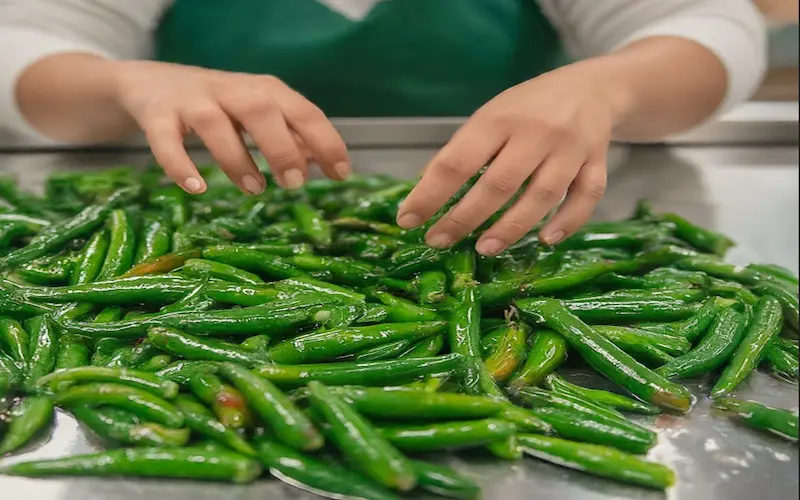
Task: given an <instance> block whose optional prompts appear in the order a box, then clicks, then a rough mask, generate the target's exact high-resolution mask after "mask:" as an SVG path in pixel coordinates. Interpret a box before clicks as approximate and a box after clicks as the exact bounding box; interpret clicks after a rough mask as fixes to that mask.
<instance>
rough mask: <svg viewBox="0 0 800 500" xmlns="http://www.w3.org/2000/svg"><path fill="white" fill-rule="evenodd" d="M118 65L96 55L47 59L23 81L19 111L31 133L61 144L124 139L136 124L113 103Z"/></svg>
mask: <svg viewBox="0 0 800 500" xmlns="http://www.w3.org/2000/svg"><path fill="white" fill-rule="evenodd" d="M115 64H118V63H116V62H114V61H108V60H106V59H103V58H102V57H100V56H97V55H92V54H79V53H62V54H56V55H53V56H49V57H45V58H44V59H41V60H39V61H37V62H35V63H34V64H32V65H31V66H30V67H28V68H27V69H26V70H25V71H24V72H23V73H22V75H21V76H20V78H19V80H18V82H17V87H16V99H17V105H18V106H19V109H20V111H21V113H22V115H23V116H24V117H25V119H26V120H27V121H28V122H29V123H30V125H31V126H32V127H33V128H35V129H36V130H37V131H38V132H40V133H41V134H43V135H45V136H47V137H49V138H50V139H54V140H56V141H59V142H63V143H68V144H86V143H98V142H108V141H113V140H118V139H122V138H124V137H125V136H126V135H128V134H130V133H131V132H133V131H134V130H136V123H135V122H134V121H133V119H132V118H131V117H130V116H129V115H128V113H127V112H125V110H123V108H122V107H121V106H120V105H119V103H118V101H117V99H116V98H115V81H114V74H113V68H114V65H115Z"/></svg>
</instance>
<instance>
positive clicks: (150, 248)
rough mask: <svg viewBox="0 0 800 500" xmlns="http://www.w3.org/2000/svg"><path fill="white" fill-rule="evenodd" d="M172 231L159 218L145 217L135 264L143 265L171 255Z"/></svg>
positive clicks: (149, 215)
mask: <svg viewBox="0 0 800 500" xmlns="http://www.w3.org/2000/svg"><path fill="white" fill-rule="evenodd" d="M171 243H172V231H171V230H170V227H169V225H168V224H167V223H166V222H165V221H164V220H163V219H162V218H161V217H158V216H154V215H152V214H147V215H145V218H144V222H143V223H142V234H141V238H139V241H138V242H137V245H136V252H135V253H134V258H133V263H134V264H141V263H142V262H147V261H149V260H153V259H156V258H158V257H161V256H162V255H166V254H167V253H169V249H170V245H171Z"/></svg>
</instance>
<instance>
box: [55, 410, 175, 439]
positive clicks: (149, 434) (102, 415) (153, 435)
mask: <svg viewBox="0 0 800 500" xmlns="http://www.w3.org/2000/svg"><path fill="white" fill-rule="evenodd" d="M69 410H70V412H71V413H72V414H73V415H74V416H75V418H77V419H78V420H79V421H80V422H81V423H82V424H84V425H85V426H87V427H88V428H89V429H90V430H91V431H92V432H93V433H95V434H96V435H97V436H98V437H100V438H101V439H103V440H104V441H106V442H111V443H116V444H120V445H124V446H167V447H171V446H176V447H180V446H185V445H186V443H188V442H189V429H169V428H167V427H163V426H161V425H158V424H154V423H152V422H139V421H138V419H137V418H136V417H135V416H134V415H133V414H132V413H127V412H125V411H123V410H117V409H115V408H94V407H91V406H88V405H73V406H72V407H70V408H69Z"/></svg>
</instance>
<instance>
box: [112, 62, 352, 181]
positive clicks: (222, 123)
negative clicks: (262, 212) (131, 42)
mask: <svg viewBox="0 0 800 500" xmlns="http://www.w3.org/2000/svg"><path fill="white" fill-rule="evenodd" d="M114 64H115V67H114V71H113V75H114V80H115V97H116V99H117V100H118V101H119V103H120V105H121V106H122V107H123V108H124V109H125V110H126V111H127V112H128V113H130V115H131V116H132V117H133V118H134V119H135V120H136V122H137V123H138V124H139V126H140V127H141V128H142V130H144V132H145V135H146V136H147V140H148V142H149V143H150V148H151V149H152V151H153V155H154V156H155V158H156V161H158V163H159V164H160V165H161V166H162V167H163V168H164V171H165V172H166V173H167V175H168V176H169V177H170V178H172V180H174V181H175V182H176V183H177V184H178V185H179V186H181V187H182V188H183V189H184V190H186V191H187V192H189V193H201V192H203V191H205V189H206V183H205V181H204V180H203V178H202V177H201V176H200V174H199V173H198V171H197V168H196V167H195V165H194V164H193V163H192V161H191V159H190V158H189V155H188V154H187V152H186V150H185V149H184V146H183V137H184V135H185V134H187V133H190V132H193V133H195V134H196V135H197V136H199V137H200V139H202V141H203V142H204V143H205V145H206V147H207V148H208V150H209V152H210V153H211V155H212V156H213V157H214V159H215V160H216V162H217V163H218V164H219V166H220V168H222V170H224V171H225V173H226V174H227V176H228V177H229V178H230V179H231V181H233V182H234V183H235V184H236V185H237V186H239V188H240V189H242V191H245V192H247V193H251V194H258V193H261V192H262V191H263V190H264V187H265V186H266V181H265V179H264V176H263V175H262V174H261V173H260V172H259V171H258V169H257V168H256V166H255V164H254V163H253V160H252V158H251V156H250V154H249V153H248V151H247V147H246V146H245V143H244V140H243V138H242V133H243V132H246V133H247V134H249V135H250V137H252V139H253V141H254V142H255V144H256V145H257V146H258V149H259V150H260V151H261V153H262V154H263V155H264V157H265V158H266V160H267V162H268V163H269V166H270V169H271V170H272V172H273V174H274V175H275V178H276V179H277V181H278V183H279V184H281V185H282V186H283V187H285V188H290V189H293V188H298V187H300V186H301V185H302V184H303V183H304V182H305V180H306V179H307V178H308V156H313V158H314V160H315V161H316V162H317V163H318V164H319V166H320V168H321V169H322V171H323V173H324V174H325V175H326V176H327V177H329V178H331V179H334V180H341V179H344V178H345V177H347V175H348V174H349V173H350V161H349V159H348V155H347V149H346V147H345V144H344V141H343V140H342V138H341V136H339V133H338V132H337V131H336V129H334V127H333V125H331V123H330V122H329V121H328V119H327V117H326V116H325V114H324V113H323V112H322V111H321V110H320V109H319V108H317V107H316V106H315V105H313V104H312V103H310V102H309V101H308V100H306V99H305V98H304V97H303V96H301V95H300V94H298V93H297V92H295V91H294V90H292V89H290V88H289V87H288V86H286V85H285V84H284V83H283V82H281V81H280V80H278V79H277V78H275V77H272V76H263V75H250V74H243V73H228V72H223V71H214V70H209V69H203V68H196V67H190V66H181V65H177V64H167V63H160V62H151V61H120V62H117V63H114Z"/></svg>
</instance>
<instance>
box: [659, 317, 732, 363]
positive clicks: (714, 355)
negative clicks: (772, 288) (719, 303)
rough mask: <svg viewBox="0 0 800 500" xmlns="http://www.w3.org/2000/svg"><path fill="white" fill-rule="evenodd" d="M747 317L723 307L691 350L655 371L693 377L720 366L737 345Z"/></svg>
mask: <svg viewBox="0 0 800 500" xmlns="http://www.w3.org/2000/svg"><path fill="white" fill-rule="evenodd" d="M746 328H747V318H746V317H745V316H743V315H742V314H740V313H738V312H736V311H735V310H734V309H732V308H726V309H724V310H722V311H721V312H720V314H719V315H718V316H717V317H716V319H715V320H714V323H713V324H712V325H711V330H710V331H709V332H708V334H706V336H705V337H703V340H702V341H700V343H699V344H698V345H697V347H695V348H694V349H692V350H691V351H690V352H688V353H686V354H684V355H683V356H680V357H678V358H675V359H673V360H672V361H670V362H669V363H667V364H665V365H663V366H662V367H660V368H659V369H658V370H656V372H657V373H659V374H661V375H663V376H665V377H667V378H675V377H685V378H688V377H696V376H698V375H703V374H705V373H708V372H710V371H712V370H715V369H716V368H718V367H720V366H722V364H723V363H725V362H726V361H728V359H730V357H731V355H733V353H734V352H735V351H736V348H737V347H739V344H740V343H741V341H742V337H743V336H744V331H745V329H746Z"/></svg>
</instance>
